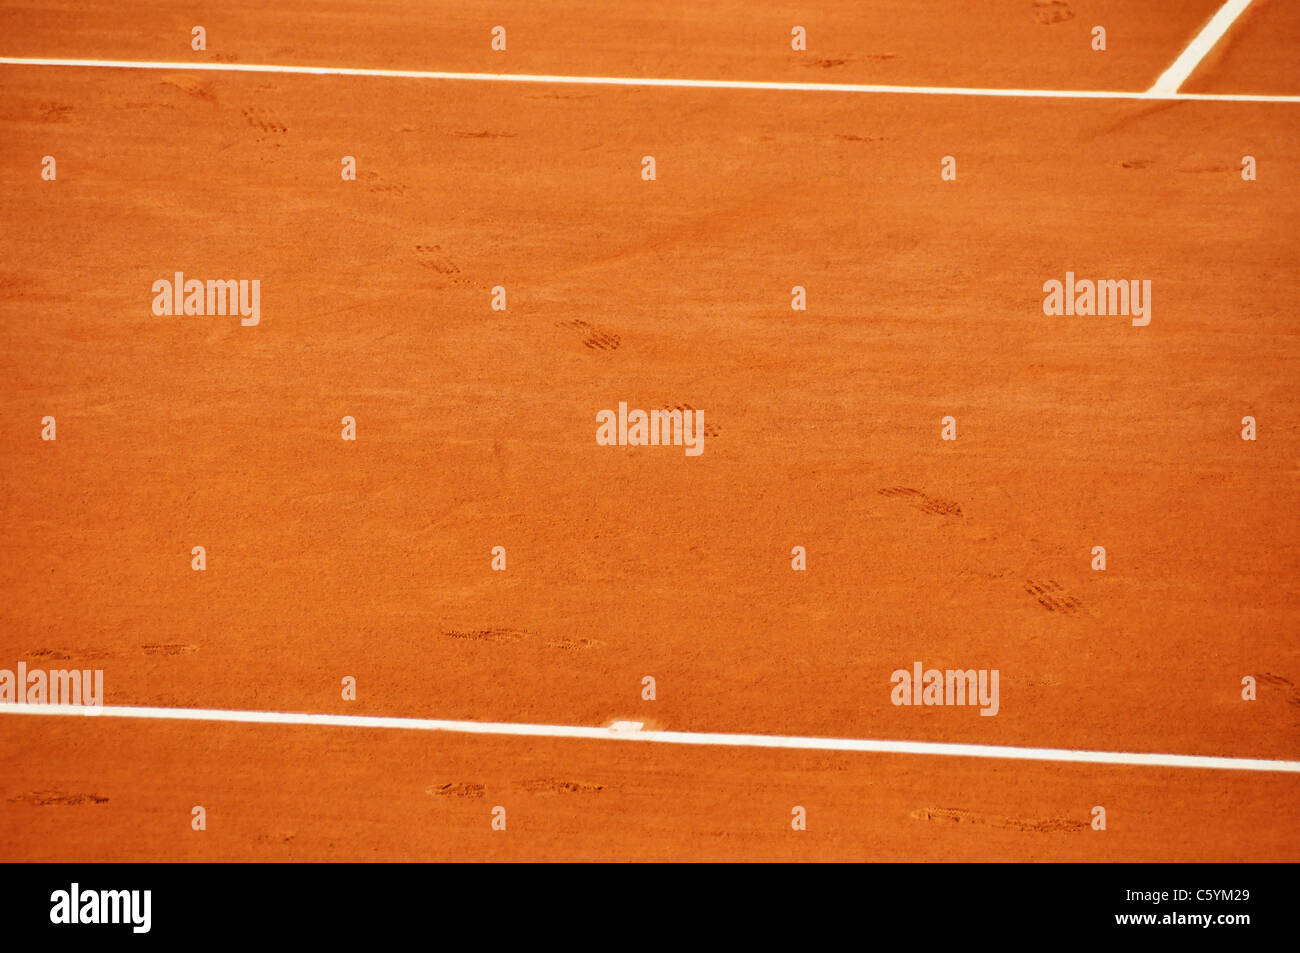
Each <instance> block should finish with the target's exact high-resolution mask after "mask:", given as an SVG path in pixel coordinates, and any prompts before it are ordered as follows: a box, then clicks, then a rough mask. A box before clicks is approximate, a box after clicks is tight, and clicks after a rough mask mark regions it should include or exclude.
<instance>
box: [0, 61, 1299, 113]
mask: <svg viewBox="0 0 1300 953" xmlns="http://www.w3.org/2000/svg"><path fill="white" fill-rule="evenodd" d="M0 65H7V66H74V67H91V68H103V69H146V70H182V71H191V72H193V71H207V72H217V73H298V74H306V75H310V76H371V77H380V78H387V79H443V80H463V81H466V82H477V83H552V84H569V85H577V86H633V87H646V86H659V87H673V88H679V89H751V90H782V91H791V92H805V93H810V92H816V93H895V94H907V95H917V96H992V97H1006V98H1029V99H1138V100H1170V99H1172V100H1197V101H1202V102H1246V103H1300V95H1297V96H1271V95H1255V94H1249V93H1245V94H1242V93H1179V92H1172V91H1171V92H1165V91H1161V90H1157V89H1155V88H1154V87H1153V88H1152V89H1150V90H1148V91H1146V92H1144V93H1130V92H1122V91H1110V90H1079V89H997V88H989V89H982V88H978V87H966V86H881V85H874V84H863V83H774V82H760V81H749V80H730V79H662V78H658V79H656V78H650V77H641V76H551V75H544V74H539V73H447V72H439V71H435V70H410V69H362V68H359V67H334V66H270V65H266V64H258V63H194V62H192V63H164V62H154V61H146V60H77V59H39V58H26V57H18V56H0Z"/></svg>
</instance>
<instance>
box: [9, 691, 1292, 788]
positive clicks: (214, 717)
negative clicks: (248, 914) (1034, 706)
mask: <svg viewBox="0 0 1300 953" xmlns="http://www.w3.org/2000/svg"><path fill="white" fill-rule="evenodd" d="M0 714H15V715H45V716H52V715H74V716H80V717H83V718H155V719H167V720H177V721H220V722H245V723H254V724H270V725H312V726H329V727H336V728H396V729H404V730H407V731H449V732H456V733H459V734H470V735H515V736H524V737H532V738H585V739H592V740H597V741H642V742H652V743H659V744H674V745H718V746H723V747H731V748H801V749H810V750H814V751H870V752H875V753H879V754H915V755H939V756H944V757H950V758H1002V759H1009V760H1016V761H1072V762H1083V763H1087V764H1121V765H1138V766H1142V767H1160V768H1201V769H1205V770H1211V771H1281V772H1287V773H1292V774H1300V761H1273V760H1268V759H1263V758H1218V757H1212V756H1208V755H1190V754H1140V753H1137V752H1128V751H1075V750H1071V749H1069V748H1020V747H1014V746H1010V745H973V744H945V743H942V742H934V741H884V740H873V739H865V738H809V737H800V736H797V735H795V736H787V735H745V734H720V733H714V732H697V731H642V730H637V729H630V728H629V727H628V725H629V724H636V723H635V722H631V723H629V722H616V723H615V724H614V725H613V726H611V727H607V728H600V727H596V726H594V725H532V724H526V723H522V722H509V721H449V720H445V719H437V718H395V717H390V716H383V715H327V714H305V713H304V714H295V713H293V712H281V711H230V710H224V709H215V708H145V707H137V706H133V705H103V706H99V707H95V706H86V705H29V704H14V703H9V704H0Z"/></svg>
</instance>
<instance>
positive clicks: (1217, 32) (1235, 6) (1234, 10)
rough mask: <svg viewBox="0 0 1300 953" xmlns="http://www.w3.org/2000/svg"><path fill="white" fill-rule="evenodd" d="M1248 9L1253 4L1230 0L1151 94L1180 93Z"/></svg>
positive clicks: (1181, 55)
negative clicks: (1180, 88)
mask: <svg viewBox="0 0 1300 953" xmlns="http://www.w3.org/2000/svg"><path fill="white" fill-rule="evenodd" d="M1248 6H1250V0H1228V2H1227V3H1225V4H1224V5H1223V6H1221V7H1219V11H1218V13H1216V14H1215V15H1214V16H1212V17H1210V22H1208V23H1207V24H1205V26H1203V27H1202V28H1201V32H1200V33H1198V34H1196V36H1195V37H1193V38H1192V42H1191V43H1188V44H1187V49H1185V50H1183V52H1182V53H1180V54H1179V55H1178V59H1176V60H1174V65H1173V66H1171V67H1169V69H1167V70H1165V71H1164V72H1163V73H1161V74H1160V77H1159V78H1158V79H1157V80H1156V81H1155V82H1154V83H1153V84H1152V85H1151V89H1150V90H1148V92H1151V93H1161V94H1163V93H1176V92H1178V87H1180V86H1182V85H1183V83H1185V82H1186V81H1187V77H1189V76H1191V75H1192V71H1193V70H1194V69H1196V67H1197V65H1199V64H1200V62H1201V60H1203V59H1204V58H1205V54H1206V53H1208V52H1210V50H1212V49H1214V45H1215V44H1216V43H1218V42H1219V40H1221V39H1222V38H1223V34H1225V33H1227V32H1228V27H1230V26H1232V24H1233V21H1235V20H1236V19H1237V17H1239V16H1241V14H1242V12H1243V11H1244V10H1245V9H1246V8H1247V7H1248Z"/></svg>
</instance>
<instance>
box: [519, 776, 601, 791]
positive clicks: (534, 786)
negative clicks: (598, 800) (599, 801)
mask: <svg viewBox="0 0 1300 953" xmlns="http://www.w3.org/2000/svg"><path fill="white" fill-rule="evenodd" d="M519 786H520V787H522V788H523V789H524V790H525V791H527V792H528V793H530V794H599V793H600V792H601V791H603V790H605V785H603V784H591V783H588V782H586V781H558V780H556V779H555V778H534V779H532V780H529V781H520V782H519Z"/></svg>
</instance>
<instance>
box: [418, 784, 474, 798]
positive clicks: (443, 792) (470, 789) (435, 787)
mask: <svg viewBox="0 0 1300 953" xmlns="http://www.w3.org/2000/svg"><path fill="white" fill-rule="evenodd" d="M486 791H487V786H486V785H483V784H470V783H469V782H466V781H460V782H449V783H447V784H430V785H429V786H428V787H427V788H425V789H424V793H425V794H432V795H433V796H434V797H482V796H483V794H484V793H485V792H486Z"/></svg>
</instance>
